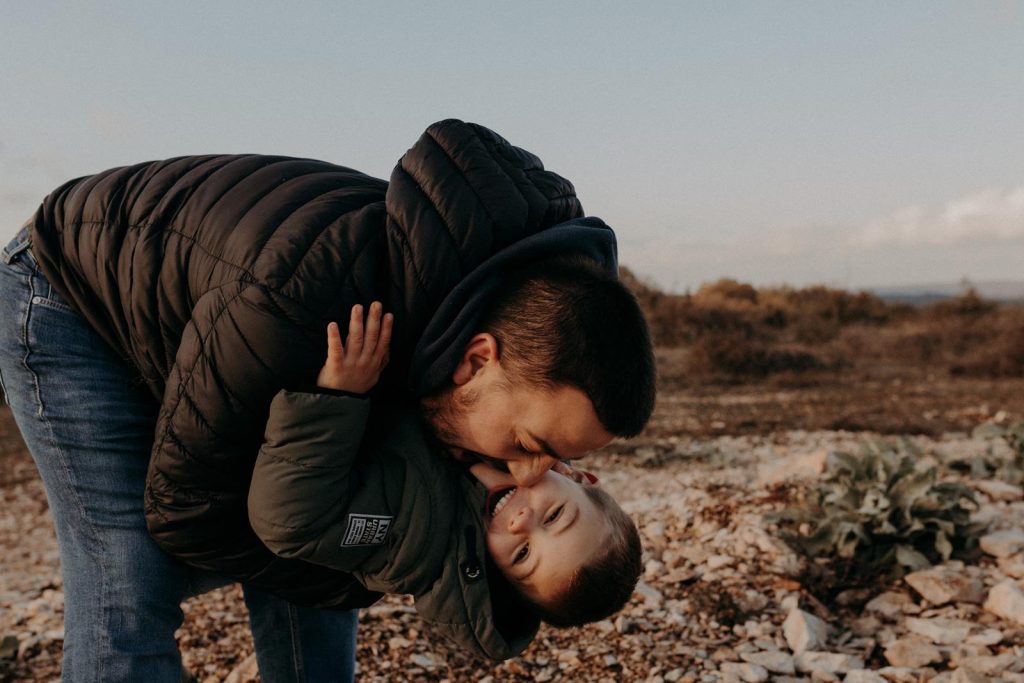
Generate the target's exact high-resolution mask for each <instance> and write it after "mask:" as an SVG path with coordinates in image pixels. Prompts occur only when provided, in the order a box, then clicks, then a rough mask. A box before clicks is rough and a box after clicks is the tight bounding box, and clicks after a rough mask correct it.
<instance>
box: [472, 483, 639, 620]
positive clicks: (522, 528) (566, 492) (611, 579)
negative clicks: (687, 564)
mask: <svg viewBox="0 0 1024 683" xmlns="http://www.w3.org/2000/svg"><path fill="white" fill-rule="evenodd" d="M471 471H472V473H473V474H474V476H476V478H477V479H478V480H480V481H481V483H483V484H484V485H485V486H486V487H487V489H488V497H487V506H486V509H485V510H484V523H485V526H486V528H487V551H488V553H489V555H490V558H491V561H492V562H493V563H494V564H495V566H497V567H498V569H499V570H500V571H501V573H502V574H503V575H504V576H505V578H506V579H507V580H508V581H509V582H510V583H511V584H512V586H513V587H514V588H515V589H516V590H517V591H518V592H519V593H521V594H522V595H523V596H524V597H525V598H526V599H527V600H528V601H529V602H531V603H532V604H533V606H534V608H535V609H536V611H537V613H538V615H539V616H540V617H541V618H542V619H543V620H544V621H546V622H547V623H549V624H551V625H553V626H561V627H566V626H579V625H581V624H585V623H589V622H592V621H598V620H600V619H604V618H605V617H607V616H610V615H611V614H614V613H615V612H617V611H618V610H620V609H621V608H622V606H623V605H625V603H626V602H627V601H628V600H629V597H630V595H632V593H633V589H634V587H635V586H636V582H637V580H638V578H639V576H640V570H641V563H640V559H641V548H640V537H639V534H638V533H637V530H636V526H635V525H634V524H633V521H632V520H631V519H630V518H629V516H628V515H627V514H626V513H625V512H623V510H622V508H620V507H619V506H618V504H617V503H616V502H615V500H614V499H612V497H611V496H609V495H608V493H607V492H605V491H604V490H603V489H602V488H600V487H599V486H596V485H593V484H588V483H583V484H581V483H577V482H575V481H573V480H572V479H570V478H568V477H566V476H564V475H561V474H555V473H554V472H550V471H549V472H547V473H545V474H544V475H543V476H542V477H541V479H540V480H539V481H538V482H537V483H536V484H534V485H533V486H520V487H516V486H515V482H514V480H513V479H512V478H511V476H510V475H509V474H507V473H504V472H501V471H499V470H496V469H494V468H493V467H491V466H489V465H487V464H486V463H478V464H476V465H473V466H472V468H471Z"/></svg>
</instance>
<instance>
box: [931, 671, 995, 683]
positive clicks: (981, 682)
mask: <svg viewBox="0 0 1024 683" xmlns="http://www.w3.org/2000/svg"><path fill="white" fill-rule="evenodd" d="M932 680H935V679H932ZM949 681H950V683H988V681H989V677H988V676H985V675H984V674H980V673H978V672H976V671H971V670H970V669H963V668H961V669H957V670H956V671H954V672H953V675H952V676H950V678H949Z"/></svg>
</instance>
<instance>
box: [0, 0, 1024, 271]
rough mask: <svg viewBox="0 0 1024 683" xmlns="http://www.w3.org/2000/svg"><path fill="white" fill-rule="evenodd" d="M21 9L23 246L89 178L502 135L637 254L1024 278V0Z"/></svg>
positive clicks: (12, 74)
mask: <svg viewBox="0 0 1024 683" xmlns="http://www.w3.org/2000/svg"><path fill="white" fill-rule="evenodd" d="M182 6H187V4H186V3H166V2H161V3H155V2H141V1H136V2H131V3H127V2H122V3H113V2H47V1H45V0H36V1H35V2H32V3H28V2H14V1H12V0H0V13H2V17H3V18H2V22H0V238H5V237H7V236H8V235H10V234H13V232H14V230H15V229H16V228H17V226H18V225H19V224H20V223H21V221H22V220H23V218H25V217H26V216H28V215H29V214H30V213H31V212H32V211H33V210H34V208H35V206H36V205H37V204H38V202H39V200H40V199H41V198H42V197H43V196H44V195H45V194H46V193H47V192H49V191H50V190H51V189H52V188H53V187H54V186H56V185H57V184H59V183H60V182H62V181H63V180H65V179H67V178H70V177H73V176H77V175H83V174H87V173H90V172H94V171H98V170H102V169H104V168H108V167H110V166H116V165H122V164H127V163H133V162H136V161H141V160H145V159H154V158H162V157H167V156H175V155H180V154H189V153H208V152H267V153H278V154H290V155H295V156H311V157H316V158H321V159H326V160H329V161H333V162H336V163H340V164H343V165H347V166H353V167H355V168H358V169H360V170H363V171H366V172H368V173H371V174H373V175H377V176H381V177H387V175H388V174H389V173H390V170H391V167H392V166H393V165H394V163H395V161H396V160H397V159H398V157H399V156H401V154H402V153H403V152H404V151H405V150H406V149H407V148H408V147H409V146H410V145H411V144H412V143H413V142H414V141H415V140H416V138H417V137H418V136H419V135H420V133H421V132H422V131H423V129H424V128H425V127H426V126H427V125H428V124H430V123H431V122H433V121H435V120H438V119H442V118H447V117H457V118H461V119H465V120H470V121H476V122H479V123H482V124H484V125H486V126H489V127H491V128H493V129H495V130H497V131H498V132H499V133H501V134H502V135H504V136H505V137H506V138H508V139H509V140H510V141H512V142H513V143H514V144H517V145H520V146H522V147H525V148H527V149H529V150H531V151H533V152H535V153H536V154H538V155H539V156H540V157H541V158H542V159H543V160H544V162H545V164H546V165H547V167H548V168H550V169H552V170H555V171H557V172H559V173H561V174H563V175H565V176H566V177H568V178H570V179H571V180H572V181H573V182H574V183H575V185H576V188H577V191H578V193H579V195H580V197H581V199H582V201H583V204H584V207H585V208H586V209H587V212H588V213H590V214H593V215H598V216H601V217H602V218H604V219H605V220H606V221H608V222H609V223H610V224H611V225H612V226H613V227H615V228H616V231H617V232H618V235H619V240H620V253H621V257H622V261H623V262H624V263H625V264H626V265H629V266H631V267H632V268H633V269H634V270H636V271H638V272H639V273H641V274H642V275H646V276H648V277H650V278H652V279H654V280H655V281H657V282H658V283H660V284H662V285H663V286H666V287H670V288H675V289H682V288H684V287H688V286H689V287H693V286H696V285H697V284H699V283H700V282H703V281H708V280H713V279H716V278H718V277H721V276H731V277H735V278H738V279H741V280H746V281H750V282H754V283H757V284H768V283H782V282H787V283H792V284H798V285H799V284H807V283H811V282H824V283H827V284H832V285H838V286H846V287H861V286H873V285H889V284H901V283H914V282H932V281H951V280H958V279H960V278H961V277H964V276H967V277H970V278H973V279H975V280H992V279H1006V278H1013V279H1024V274H1022V265H1024V4H1021V3H1010V2H963V3H949V2H934V1H929V2H848V3H826V2H814V3H812V2H724V3H711V2H705V3H683V2H647V3H644V2H638V3H628V4H627V3H622V2H615V3H612V2H601V1H591V2H572V3H569V2H554V1H548V2H524V1H517V2H511V1H509V2H469V1H465V2H452V1H447V2H437V3H423V2H380V3H369V2H359V3H346V2H321V3H312V2H306V3H283V2H282V3H270V2H217V3H203V4H202V5H200V4H199V3H192V6H195V7H196V9H195V10H192V11H190V10H187V9H183V8H182Z"/></svg>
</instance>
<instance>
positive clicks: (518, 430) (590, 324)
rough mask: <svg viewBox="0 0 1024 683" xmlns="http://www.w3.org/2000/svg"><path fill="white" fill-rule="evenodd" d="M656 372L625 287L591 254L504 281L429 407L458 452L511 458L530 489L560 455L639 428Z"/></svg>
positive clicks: (534, 267) (577, 453)
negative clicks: (449, 383)
mask: <svg viewBox="0 0 1024 683" xmlns="http://www.w3.org/2000/svg"><path fill="white" fill-rule="evenodd" d="M654 375H655V372H654V356H653V351H652V348H651V341H650V335H649V333H648V330H647V324H646V321H645V320H644V318H643V314H642V313H641V311H640V307H639V305H638V304H637V302H636V299H635V298H634V297H633V295H632V294H631V293H630V292H629V290H627V289H626V288H625V286H623V285H622V284H621V283H620V282H619V281H618V280H617V279H616V278H615V277H614V276H612V275H611V274H609V273H607V272H605V271H603V270H601V269H600V268H598V267H597V266H596V265H595V264H594V263H593V262H592V261H589V260H587V259H582V258H554V259H548V260H543V261H539V262H537V263H534V264H530V265H529V266H526V267H523V268H521V269H519V270H517V271H516V272H514V273H512V274H510V275H509V276H508V277H506V278H505V279H504V280H503V282H502V286H501V287H500V288H499V291H498V293H497V295H496V296H495V299H494V301H492V303H491V306H490V308H489V310H488V312H487V314H486V315H485V316H484V318H483V320H482V321H481V324H480V332H479V333H477V334H476V335H474V336H473V338H472V339H471V340H470V341H469V343H468V344H467V346H466V349H465V351H464V353H463V356H462V358H461V360H460V362H459V364H458V366H457V367H456V368H455V371H454V372H453V373H452V384H451V385H449V386H448V387H447V388H445V389H443V390H441V391H440V392H439V393H437V394H435V395H433V396H430V397H427V398H426V399H424V401H423V403H422V406H423V410H424V415H425V417H426V418H427V420H428V422H429V423H430V424H431V426H432V427H433V430H434V433H435V434H436V435H437V437H438V438H439V439H440V440H441V441H442V442H443V443H445V444H446V445H448V446H449V447H450V448H451V449H452V450H453V451H454V452H455V453H456V456H457V457H458V456H460V455H461V456H464V457H465V459H468V460H472V459H474V458H477V457H478V456H483V458H481V459H486V460H489V461H491V462H492V464H493V463H494V461H503V462H504V463H505V464H506V466H507V467H508V469H509V471H510V472H511V473H512V474H513V476H514V477H515V478H516V480H517V481H518V482H519V483H520V484H522V485H529V484H530V483H533V482H534V481H536V480H537V479H538V478H539V477H540V476H541V475H542V474H543V473H544V472H545V471H547V470H548V469H549V468H550V467H552V465H553V464H554V463H556V462H557V461H559V460H570V459H574V458H578V457H581V456H582V455H584V454H585V453H587V452H588V451H591V450H594V449H596V448H600V447H601V446H603V445H605V444H606V443H608V442H609V441H611V439H612V438H613V437H614V436H633V435H635V434H637V433H639V432H640V430H641V429H643V426H644V424H646V422H647V420H648V419H649V417H650V415H651V412H652V411H653V408H654V394H655V377H654Z"/></svg>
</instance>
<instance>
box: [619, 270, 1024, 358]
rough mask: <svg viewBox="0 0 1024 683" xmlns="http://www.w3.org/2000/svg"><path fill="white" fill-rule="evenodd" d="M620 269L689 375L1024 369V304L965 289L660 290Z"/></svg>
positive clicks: (737, 285) (659, 338)
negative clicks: (936, 294)
mask: <svg viewBox="0 0 1024 683" xmlns="http://www.w3.org/2000/svg"><path fill="white" fill-rule="evenodd" d="M620 275H621V277H622V279H623V281H624V282H625V283H626V284H627V286H629V287H630V288H631V290H632V291H633V292H634V293H635V294H636V296H637V299H638V300H639V301H640V305H641V306H642V307H643V309H644V311H645V313H646V314H647V318H648V321H649V323H650V325H651V333H652V336H653V337H654V340H655V343H656V344H657V345H659V346H663V347H682V348H685V349H686V351H687V353H686V368H685V370H686V372H687V373H688V374H690V375H693V376H703V377H707V376H709V375H711V376H714V375H721V376H727V377H737V378H743V377H749V378H758V377H765V376H768V375H774V374H778V373H803V372H808V371H812V370H834V369H839V368H844V367H851V366H860V367H865V364H879V365H894V364H895V365H914V366H922V367H924V366H927V367H928V369H929V370H933V371H941V372H949V373H952V374H957V375H968V376H984V377H1020V376H1024V309H1022V308H1021V307H1017V306H1007V305H1003V306H1000V305H998V304H996V303H993V302H990V301H986V300H984V299H982V298H981V297H980V296H979V295H978V293H977V292H976V291H975V290H973V289H971V288H967V289H966V290H965V291H964V293H963V294H962V295H960V296H958V297H954V298H951V299H947V300H944V301H940V302H937V303H935V304H932V305H930V306H926V307H922V308H915V307H912V306H910V305H908V304H902V303H899V304H897V303H888V302H886V301H883V300H882V299H881V298H879V297H877V296H875V295H873V294H871V293H869V292H848V291H845V290H841V289H832V288H829V287H823V286H814V287H805V288H800V289H797V288H791V287H778V288H763V289H758V288H755V287H753V286H751V285H749V284H746V283H742V282H738V281H736V280H731V279H722V280H719V281H717V282H714V283H711V284H706V285H703V286H701V287H700V289H698V290H697V291H696V292H695V293H689V292H688V293H686V294H666V293H664V292H661V291H660V290H658V289H657V288H656V287H653V286H652V285H650V284H648V283H645V282H643V281H642V280H640V279H638V278H637V277H636V276H635V275H633V273H631V272H630V271H629V270H627V269H625V268H623V269H621V272H620Z"/></svg>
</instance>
